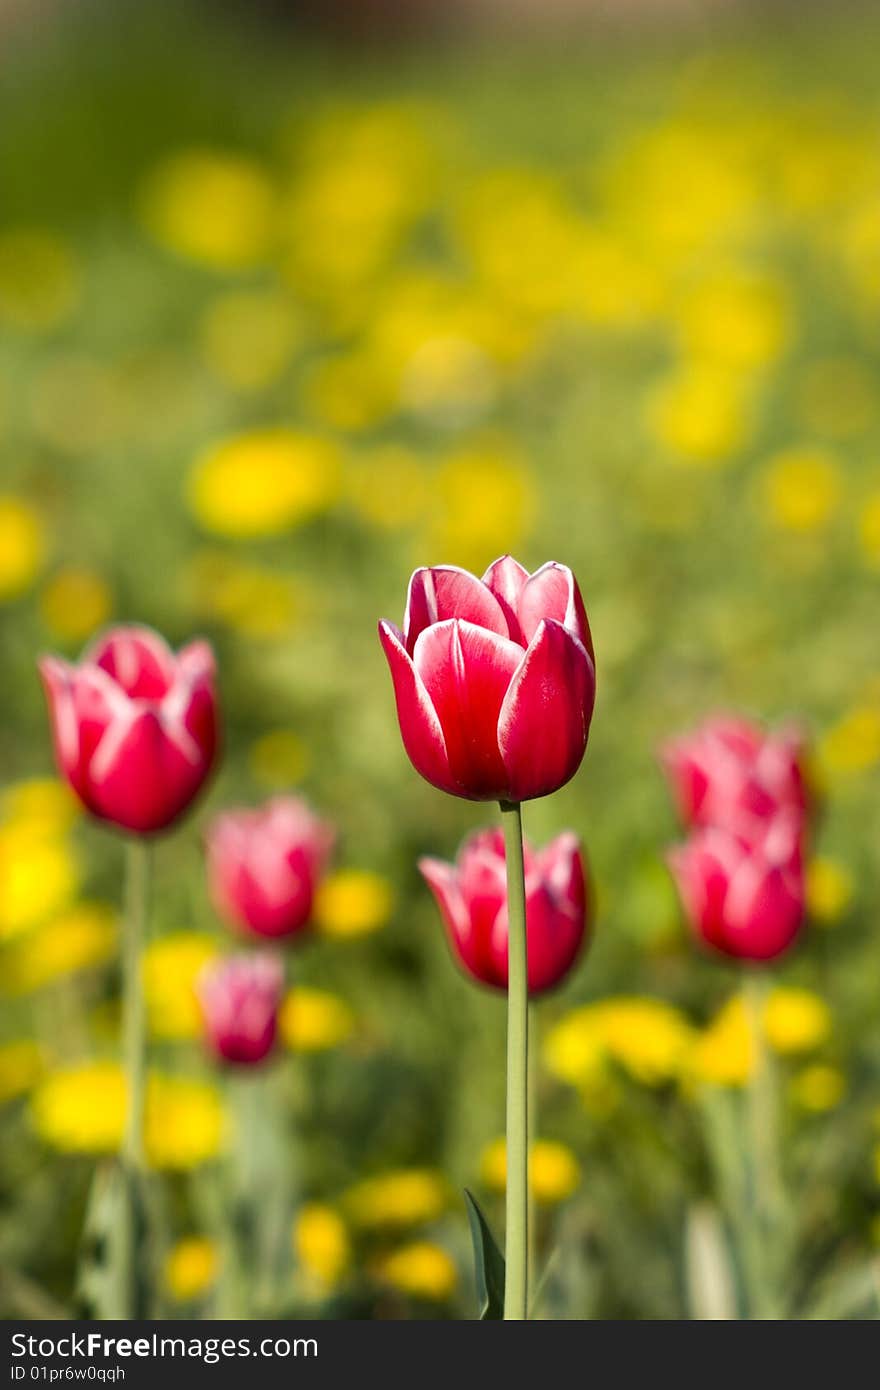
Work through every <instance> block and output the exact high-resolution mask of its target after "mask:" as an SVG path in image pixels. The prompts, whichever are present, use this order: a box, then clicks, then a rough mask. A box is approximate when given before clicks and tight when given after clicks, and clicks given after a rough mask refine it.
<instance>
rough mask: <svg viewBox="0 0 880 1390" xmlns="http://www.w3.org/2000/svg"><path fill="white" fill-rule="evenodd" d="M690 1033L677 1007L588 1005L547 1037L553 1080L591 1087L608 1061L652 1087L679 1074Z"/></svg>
mask: <svg viewBox="0 0 880 1390" xmlns="http://www.w3.org/2000/svg"><path fill="white" fill-rule="evenodd" d="M691 1034H692V1030H691V1028H690V1026H689V1024H688V1023H687V1021H686V1020H685V1018H684V1016H683V1015H682V1014H681V1013H680V1012H679V1010H678V1009H675V1008H673V1006H672V1005H671V1004H666V1003H665V1002H664V1001H663V1000H660V999H647V998H645V999H642V998H638V997H632V998H627V997H625V996H622V997H620V998H617V999H607V1000H603V1001H601V1002H600V1003H598V1004H586V1005H584V1006H583V1007H581V1008H579V1009H575V1010H574V1011H573V1012H572V1013H570V1014H566V1015H565V1016H564V1017H563V1018H562V1019H561V1020H560V1021H559V1023H557V1024H556V1026H555V1027H554V1028H552V1029H551V1030H550V1032H549V1033H548V1035H547V1039H546V1043H545V1050H544V1057H545V1061H546V1063H547V1066H548V1068H549V1070H550V1071H551V1072H553V1074H554V1075H555V1076H558V1077H559V1078H560V1080H562V1081H568V1082H569V1083H570V1084H572V1085H589V1084H590V1083H591V1081H593V1080H594V1079H595V1075H596V1070H597V1068H601V1065H602V1062H603V1061H604V1060H605V1059H610V1060H612V1061H614V1062H616V1063H617V1064H618V1065H619V1066H621V1067H623V1069H624V1071H627V1072H628V1073H629V1074H630V1076H632V1077H633V1078H634V1079H635V1080H637V1081H641V1082H643V1083H644V1084H645V1085H648V1086H658V1085H662V1084H663V1082H665V1081H669V1080H671V1079H672V1078H673V1077H674V1076H676V1075H677V1073H678V1071H679V1068H680V1066H681V1063H682V1060H683V1057H684V1054H685V1051H686V1049H687V1047H688V1045H689V1043H690V1039H691Z"/></svg>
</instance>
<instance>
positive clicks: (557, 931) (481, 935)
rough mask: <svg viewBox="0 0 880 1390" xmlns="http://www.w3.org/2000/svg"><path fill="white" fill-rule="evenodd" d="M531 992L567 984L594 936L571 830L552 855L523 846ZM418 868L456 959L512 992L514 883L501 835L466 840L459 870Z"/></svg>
mask: <svg viewBox="0 0 880 1390" xmlns="http://www.w3.org/2000/svg"><path fill="white" fill-rule="evenodd" d="M524 858H525V872H526V923H527V926H526V934H527V942H528V963H529V992H530V993H531V994H540V993H542V992H543V991H544V990H548V989H552V988H553V986H554V985H557V984H559V983H560V981H561V980H563V979H564V978H565V976H566V975H567V974H568V972H569V970H570V969H571V967H572V965H573V964H574V962H575V959H576V957H577V955H578V952H579V951H580V949H581V946H582V944H583V941H584V937H585V934H586V930H587V920H588V904H587V889H586V882H585V876H584V863H583V858H582V855H581V851H580V847H579V845H578V842H577V838H576V836H575V835H573V834H572V833H571V832H570V831H566V832H565V833H563V834H562V835H558V836H557V837H556V839H555V840H551V842H550V844H549V845H547V847H546V849H542V850H539V851H537V852H535V851H533V850H532V849H531V848H530V847H529V845H528V844H526V845H524ZM419 868H420V870H421V872H422V875H423V876H424V878H425V880H426V881H427V883H428V886H429V888H430V889H431V891H432V893H433V894H434V897H435V898H436V900H437V904H438V906H439V908H440V912H441V915H442V917H443V921H444V923H445V926H446V930H447V934H448V937H449V942H450V945H451V947H452V951H453V953H454V955H455V956H456V957H457V958H458V960H459V961H460V962H461V964H462V965H463V966H464V968H465V970H466V971H467V972H468V973H469V974H470V975H472V976H473V977H474V979H475V980H479V981H481V983H483V984H486V985H492V986H493V987H494V988H495V989H502V990H506V989H507V882H506V868H505V854H504V838H503V836H502V834H501V832H500V830H480V831H478V832H477V833H476V834H475V835H471V836H469V837H468V839H467V840H465V842H464V844H463V845H462V847H461V849H460V850H459V853H458V858H457V859H456V862H455V864H447V863H444V861H443V860H440V859H421V860H420V861H419Z"/></svg>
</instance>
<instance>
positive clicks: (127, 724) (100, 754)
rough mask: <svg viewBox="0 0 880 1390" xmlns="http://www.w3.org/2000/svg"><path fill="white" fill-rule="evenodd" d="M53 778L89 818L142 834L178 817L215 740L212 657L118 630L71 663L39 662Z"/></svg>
mask: <svg viewBox="0 0 880 1390" xmlns="http://www.w3.org/2000/svg"><path fill="white" fill-rule="evenodd" d="M40 675H41V676H42V679H43V685H44V688H45V691H46V696H47V699H48V702H49V714H50V718H51V722H52V735H53V740H54V744H55V757H56V761H57V763H58V768H59V771H60V772H61V774H62V775H63V776H64V777H65V778H66V779H67V781H68V782H69V783H70V785H71V787H72V788H73V790H74V791H75V792H76V794H77V795H78V797H79V798H80V800H81V801H82V802H83V804H84V805H85V806H86V808H87V809H88V810H89V811H91V812H92V814H93V815H95V816H99V817H100V818H101V819H102V820H106V821H111V822H112V823H113V824H114V825H118V826H120V827H121V828H122V829H123V830H130V831H133V832H134V833H135V834H138V835H149V834H152V833H154V832H155V831H157V830H164V829H165V828H166V827H167V826H169V825H171V823H172V822H173V821H175V820H177V818H178V817H179V816H180V815H182V813H183V812H184V811H185V810H186V808H187V807H188V806H189V804H190V802H191V801H192V800H193V798H194V797H195V796H196V794H197V792H198V791H199V790H200V788H201V786H202V784H203V783H204V781H205V779H206V778H207V776H208V773H209V772H210V771H211V768H212V766H213V763H214V759H215V756H216V752H217V744H218V712H217V695H216V691H215V686H214V656H213V653H212V651H211V648H210V647H209V646H208V644H207V643H206V642H193V643H191V644H190V645H189V646H188V647H184V648H183V649H182V650H181V651H179V652H177V653H176V654H175V653H174V652H172V651H171V649H170V648H169V647H168V645H167V643H166V642H165V641H164V639H163V638H162V637H160V636H159V634H158V633H157V632H153V631H152V630H151V629H150V628H146V627H117V628H114V629H112V630H111V631H110V632H108V633H107V634H106V635H105V636H104V637H102V638H101V639H100V640H99V641H98V642H97V643H96V645H95V646H93V647H91V648H90V649H89V650H88V651H87V652H86V654H85V656H84V657H83V658H82V660H81V661H80V662H79V664H78V665H76V666H73V665H71V664H70V663H68V662H66V661H62V660H61V659H60V658H59V657H55V656H46V657H43V659H42V660H41V661H40Z"/></svg>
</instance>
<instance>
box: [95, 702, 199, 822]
mask: <svg viewBox="0 0 880 1390" xmlns="http://www.w3.org/2000/svg"><path fill="white" fill-rule="evenodd" d="M127 712H128V717H127V718H125V717H122V716H121V715H117V716H116V717H115V718H114V720H113V722H112V724H110V725H109V727H108V728H107V730H106V731H105V733H104V735H103V737H102V738H101V741H100V743H99V744H98V746H97V748H96V750H95V752H94V755H93V756H92V758H91V761H90V763H89V765H88V770H87V776H88V785H89V800H90V805H91V806H92V808H93V809H94V811H95V812H96V814H97V815H99V816H103V817H104V818H105V819H107V820H111V821H114V822H115V823H116V824H117V825H120V826H122V827H123V828H124V829H126V830H133V831H135V832H136V833H137V834H151V833H153V832H154V831H157V830H163V829H164V828H165V827H166V826H168V825H170V824H171V822H172V821H173V820H175V819H176V818H177V816H178V815H179V814H180V812H181V811H182V810H183V809H184V808H185V807H186V806H187V805H188V804H189V803H190V801H191V800H192V798H193V797H194V796H195V794H196V792H197V791H198V789H199V787H200V785H201V783H202V781H203V779H204V775H205V768H204V766H203V764H202V762H201V760H200V759H199V760H197V761H195V762H193V761H192V760H191V759H190V758H188V757H187V756H186V754H185V753H184V752H182V751H181V749H180V747H179V746H178V745H177V744H176V743H175V742H174V741H173V740H172V739H169V738H168V737H167V735H166V733H165V731H164V729H163V728H162V725H161V723H160V721H159V718H158V715H157V714H156V712H155V710H153V709H151V708H149V707H146V708H144V707H139V705H138V703H137V702H135V701H131V702H128V711H127Z"/></svg>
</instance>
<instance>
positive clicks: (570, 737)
mask: <svg viewBox="0 0 880 1390" xmlns="http://www.w3.org/2000/svg"><path fill="white" fill-rule="evenodd" d="M379 635H380V638H381V641H382V646H383V648H384V650H385V656H386V658H387V660H388V665H389V667H390V669H391V679H392V681H393V683H394V694H395V698H396V701H397V717H398V720H399V723H400V732H401V736H402V738H403V743H404V747H405V748H406V751H407V753H408V754H409V758H410V761H411V762H412V764H413V766H414V768H415V769H416V771H417V772H419V773H421V775H422V776H423V777H425V778H426V779H427V781H429V782H430V783H432V785H433V786H435V787H439V788H440V789H441V791H446V792H451V793H452V794H453V795H454V796H463V797H467V798H469V799H470V800H472V801H510V802H517V801H527V800H530V799H531V798H533V797H537V796H547V795H548V794H549V793H550V792H553V791H556V789H557V788H558V787H561V786H562V785H563V784H564V783H565V782H567V781H568V780H569V778H571V777H573V776H574V774H575V773H576V772H577V770H578V768H579V767H580V764H581V759H582V758H583V756H584V750H585V748H586V746H587V734H588V732H589V727H590V719H591V717H592V713H593V702H594V698H595V689H596V675H595V665H594V659H593V646H592V641H591V638H590V629H589V625H588V623H587V615H586V613H585V611H584V605H583V601H582V599H581V595H580V591H579V589H578V586H577V582H576V580H575V578H574V575H573V574H572V573H571V570H569V569H567V568H566V567H565V566H564V565H558V564H556V563H555V562H550V563H549V564H546V565H543V566H542V567H541V569H539V570H537V571H536V572H535V573H534V574H532V575H530V574H529V573H528V571H527V570H525V569H523V567H522V565H520V564H518V563H517V561H516V560H514V559H512V557H511V556H509V555H505V556H504V557H503V558H502V559H500V560H496V561H495V563H494V564H493V565H490V566H489V569H488V570H487V571H486V573H485V574H484V575H483V578H482V579H477V578H476V577H475V576H474V575H472V574H469V573H468V572H467V571H466V570H462V569H456V568H455V567H454V566H452V565H441V566H438V567H436V568H434V569H419V570H416V572H415V574H414V575H413V577H412V579H411V580H410V585H409V596H408V599H407V605H406V615H405V617H404V622H403V631H402V632H401V631H400V630H399V629H398V628H396V627H395V626H394V625H393V623H389V622H384V621H383V622H381V623H380V624H379Z"/></svg>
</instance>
